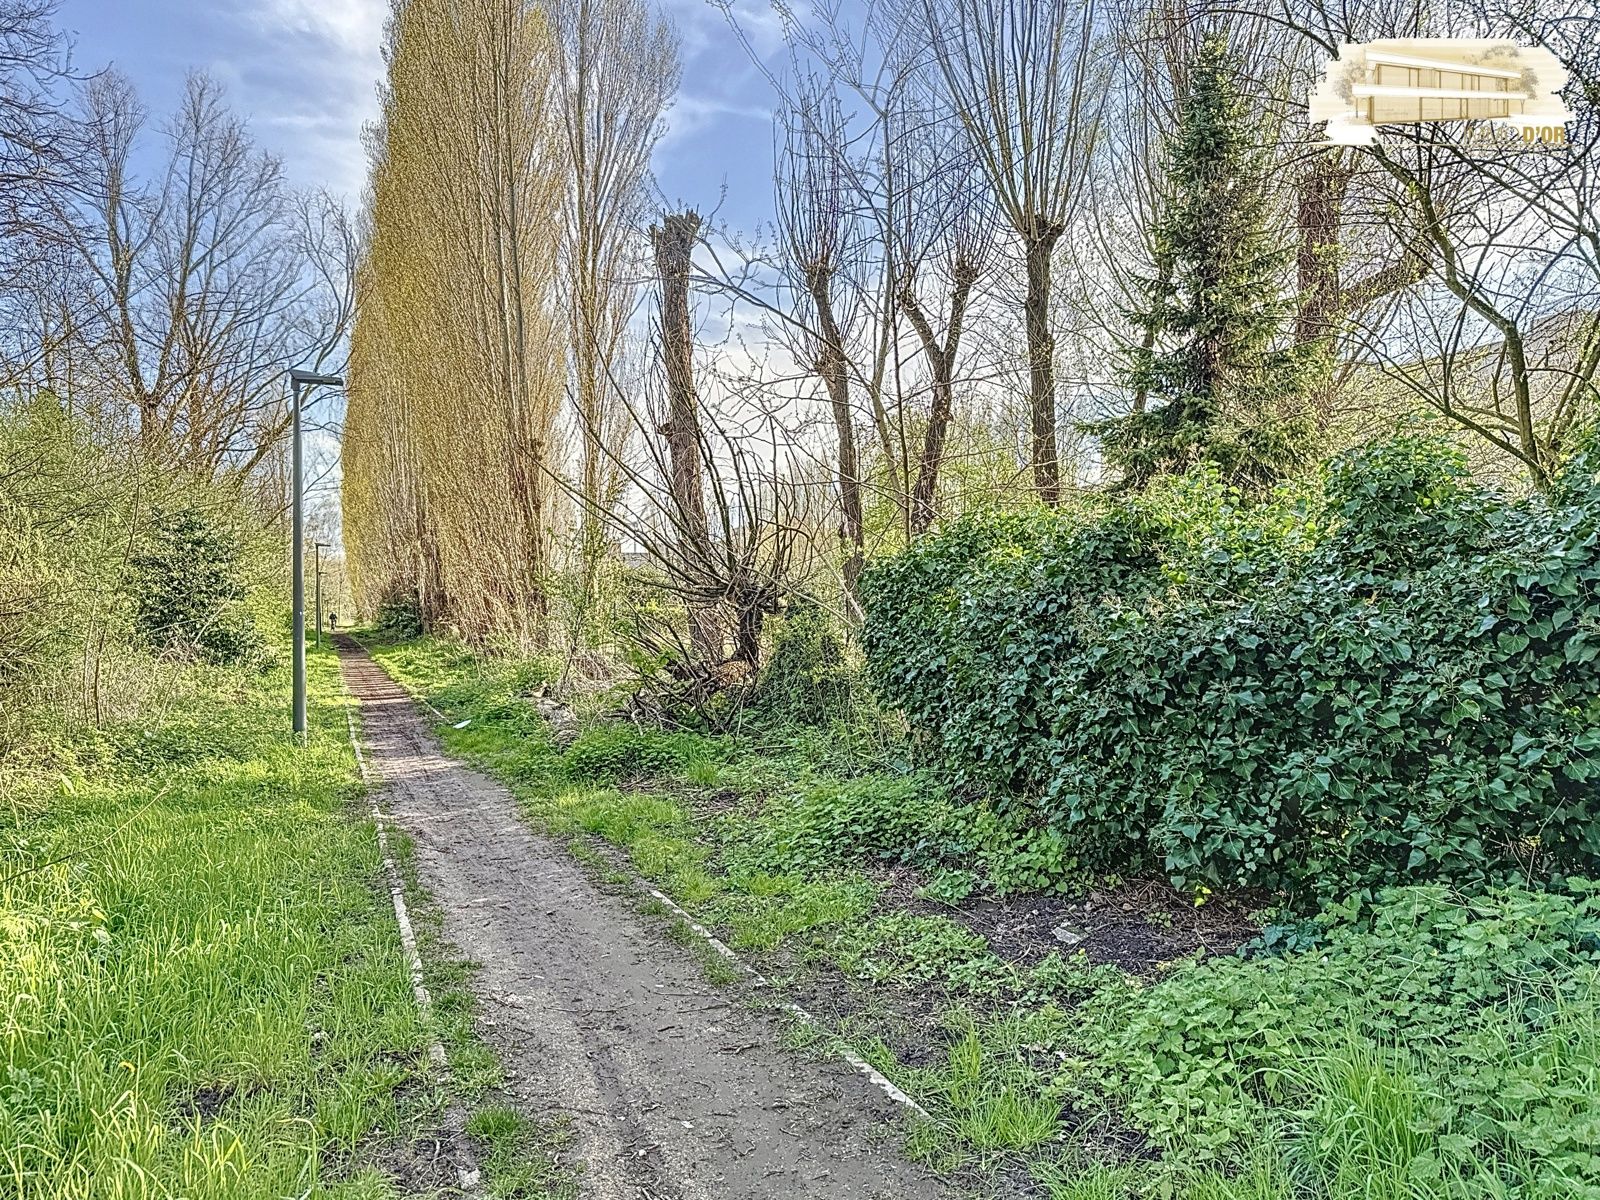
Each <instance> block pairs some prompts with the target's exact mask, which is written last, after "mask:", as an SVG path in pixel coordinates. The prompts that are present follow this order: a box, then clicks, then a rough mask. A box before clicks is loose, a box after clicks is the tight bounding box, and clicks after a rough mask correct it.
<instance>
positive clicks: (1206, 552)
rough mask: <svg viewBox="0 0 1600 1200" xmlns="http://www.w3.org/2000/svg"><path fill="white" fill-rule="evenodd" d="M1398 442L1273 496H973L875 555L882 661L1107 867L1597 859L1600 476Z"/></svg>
mask: <svg viewBox="0 0 1600 1200" xmlns="http://www.w3.org/2000/svg"><path fill="white" fill-rule="evenodd" d="M1591 459H1592V455H1591V454H1589V453H1586V454H1585V455H1583V456H1581V458H1580V459H1579V460H1578V461H1576V462H1575V463H1574V464H1573V466H1572V468H1571V469H1570V470H1569V471H1568V472H1567V473H1566V475H1565V476H1564V479H1563V483H1562V485H1561V488H1560V489H1558V491H1557V493H1556V495H1555V496H1554V497H1552V498H1551V499H1549V500H1545V499H1540V498H1532V499H1528V500H1525V501H1520V502H1515V503H1513V502H1508V501H1506V500H1504V499H1502V498H1500V497H1498V496H1495V495H1493V494H1490V493H1487V492H1484V491H1482V490H1480V489H1478V488H1475V487H1474V486H1472V485H1471V483H1470V481H1469V480H1468V479H1467V477H1466V474H1465V468H1464V467H1463V465H1462V464H1461V462H1460V460H1459V458H1458V457H1456V456H1454V455H1452V454H1451V453H1450V452H1449V451H1447V450H1446V449H1444V448H1442V447H1440V446H1438V445H1435V444H1432V443H1428V442H1423V441H1417V440H1397V441H1394V442H1389V443H1384V444H1380V445H1376V446H1373V447H1370V448H1367V449H1365V450H1363V451H1360V452H1357V453H1355V454H1352V455H1349V456H1347V457H1345V458H1342V459H1340V460H1338V461H1336V462H1334V463H1332V464H1330V465H1329V467H1328V468H1327V470H1326V472H1325V473H1324V477H1323V479H1322V481H1321V486H1320V487H1319V488H1316V489H1313V490H1309V491H1308V490H1304V489H1302V490H1301V491H1298V492H1291V491H1279V492H1278V493H1275V494H1274V495H1273V496H1272V497H1271V498H1270V499H1269V500H1267V501H1265V502H1262V503H1260V504H1253V505H1247V504H1245V503H1244V502H1243V501H1242V499H1241V498H1240V497H1239V496H1238V494H1237V493H1236V492H1233V491H1232V490H1230V489H1228V488H1225V487H1222V486H1221V485H1220V484H1218V483H1217V481H1216V480H1215V478H1213V477H1209V476H1205V475H1197V476H1193V477H1189V478H1186V479H1184V480H1180V481H1178V482H1177V483H1175V484H1174V485H1172V486H1171V487H1169V488H1167V489H1165V490H1162V491H1160V492H1157V493H1153V494H1150V495H1148V496H1145V497H1140V498H1134V499H1126V500H1121V501H1115V502H1113V501H1104V502H1102V504H1101V505H1100V507H1099V508H1098V509H1096V510H1094V511H1091V512H1089V513H1087V514H1084V515H1079V516H1062V515H1057V514H1053V513H1045V512H1034V513H1026V514H1020V515H1018V514H1012V515H1002V516H997V517H995V516H991V517H977V518H970V519H967V520H965V521H961V522H957V523H955V524H954V525H953V526H952V527H951V528H950V529H949V530H948V531H947V532H945V533H942V534H940V535H939V536H937V537H934V538H930V539H926V540H924V541H923V542H920V543H919V544H918V545H917V546H915V547H913V548H912V550H911V551H909V552H908V553H906V554H905V555H902V556H900V557H898V558H895V559H892V560H889V561H887V562H885V563H882V564H880V565H878V566H876V567H875V568H874V569H873V570H872V571H870V572H869V573H868V575H867V577H866V578H865V579H864V580H863V593H864V596H865V600H866V605H867V611H868V619H867V624H866V628H865V631H864V636H863V642H864V646H865V649H866V653H867V660H868V667H869V671H870V674H871V676H872V678H873V680H874V682H875V684H876V685H877V687H878V688H879V689H880V691H881V692H882V693H883V695H884V697H885V698H886V699H887V700H888V701H890V702H891V703H895V704H898V705H900V706H901V707H902V708H903V709H904V711H905V714H906V716H907V718H908V720H909V722H910V724H911V725H912V727H913V729H914V730H916V731H917V732H918V733H919V735H920V736H921V737H922V738H923V739H924V740H925V742H926V743H927V746H928V748H929V749H930V750H931V751H932V753H933V754H934V755H935V756H936V757H937V758H938V759H939V760H940V761H941V762H942V763H943V764H944V765H945V766H946V767H947V768H948V769H949V770H951V771H952V772H954V773H955V774H956V775H957V777H958V778H959V779H960V780H961V781H964V782H966V783H968V784H972V785H978V786H982V787H984V788H986V789H988V791H989V792H990V794H991V795H992V796H993V798H994V802H995V804H996V805H997V807H998V808H999V809H1000V810H1001V811H1002V812H1006V813H1021V814H1023V815H1024V816H1025V817H1026V818H1027V819H1029V820H1031V821H1033V822H1034V823H1036V824H1041V825H1048V826H1052V827H1056V828H1059V829H1061V830H1062V831H1063V832H1064V833H1065V834H1066V836H1067V837H1068V838H1069V840H1070V842H1071V845H1072V850H1073V852H1074V853H1075V854H1076V855H1077V857H1078V858H1079V859H1080V860H1081V861H1082V862H1083V864H1084V865H1085V866H1086V867H1088V868H1090V869H1093V870H1106V871H1117V872H1127V871H1143V870H1151V869H1164V870H1165V871H1166V873H1167V874H1168V875H1170V877H1171V878H1172V879H1173V880H1174V881H1175V882H1176V883H1178V884H1179V885H1180V886H1183V885H1188V886H1192V887H1198V886H1200V885H1210V886H1242V887H1262V888H1272V889H1282V890H1285V891H1287V892H1289V893H1291V894H1295V895H1297V896H1299V897H1302V898H1306V899H1311V898H1315V896H1316V895H1317V894H1319V893H1320V894H1321V895H1324V896H1326V895H1331V894H1340V893H1342V892H1343V891H1344V890H1346V889H1349V888H1363V887H1372V886H1375V885H1378V884H1381V883H1385V882H1396V881H1403V880H1427V879H1450V880H1457V881H1463V882H1482V881H1486V880H1490V879H1494V878H1499V877H1505V876H1509V875H1512V874H1521V873H1528V872H1531V873H1533V874H1536V875H1539V876H1543V877H1546V878H1551V877H1557V876H1559V875H1560V874H1561V873H1563V872H1578V873H1583V872H1588V871H1592V870H1594V869H1595V868H1597V867H1600V822H1597V820H1596V818H1597V817H1600V803H1597V801H1596V799H1595V798H1594V792H1593V782H1594V779H1595V773H1596V768H1595V766H1594V764H1593V762H1592V761H1591V752H1592V751H1594V750H1595V749H1596V748H1600V698H1597V697H1600V667H1597V666H1596V655H1597V653H1600V603H1597V597H1596V589H1597V581H1600V487H1597V486H1596V484H1595V481H1594V475H1595V471H1596V462H1595V461H1591Z"/></svg>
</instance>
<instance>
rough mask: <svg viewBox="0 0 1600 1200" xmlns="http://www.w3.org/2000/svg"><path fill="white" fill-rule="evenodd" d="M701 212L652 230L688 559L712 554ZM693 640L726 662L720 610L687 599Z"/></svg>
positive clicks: (707, 658) (676, 501)
mask: <svg viewBox="0 0 1600 1200" xmlns="http://www.w3.org/2000/svg"><path fill="white" fill-rule="evenodd" d="M699 234H700V214H699V213H696V212H694V211H692V210H691V211H686V212H681V213H669V214H667V215H666V216H664V217H663V218H662V219H661V224H660V225H658V226H655V227H653V228H652V229H651V230H650V241H651V244H652V245H653V246H654V247H655V255H656V274H657V276H658V277H659V278H660V280H661V357H662V361H663V362H664V363H665V365H666V374H667V420H666V423H665V424H663V425H662V426H661V433H662V434H663V435H664V436H665V437H666V439H667V454H668V457H669V458H670V460H671V467H672V501H673V507H674V508H675V509H676V510H677V522H676V523H677V525H678V530H677V533H678V540H679V543H680V545H681V547H682V551H681V552H682V554H683V556H684V558H685V559H686V560H688V561H689V562H704V561H707V560H708V559H709V558H710V557H711V535H710V531H709V528H708V526H707V524H706V499H705V478H704V464H703V463H702V461H701V453H700V412H699V399H698V397H697V395H696V393H695V387H694V333H693V326H692V325H691V323H690V313H689V269H690V263H691V259H692V257H693V254H694V244H695V239H696V238H697V237H699ZM688 609H689V642H690V647H691V649H692V650H693V652H694V655H695V657H696V658H697V659H698V660H699V661H700V662H701V663H702V664H705V665H710V664H712V663H716V662H720V661H721V660H722V649H723V646H722V628H721V625H720V624H719V622H718V620H717V614H716V610H715V609H714V608H712V607H711V606H710V605H707V604H699V603H695V602H694V601H689V602H688Z"/></svg>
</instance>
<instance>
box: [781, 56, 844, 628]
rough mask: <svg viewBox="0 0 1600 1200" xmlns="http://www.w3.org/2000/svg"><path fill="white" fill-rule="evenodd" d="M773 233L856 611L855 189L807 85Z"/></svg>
mask: <svg viewBox="0 0 1600 1200" xmlns="http://www.w3.org/2000/svg"><path fill="white" fill-rule="evenodd" d="M779 120H780V128H781V129H782V134H783V139H784V141H783V146H782V150H781V152H780V156H779V185H778V227H779V233H780V236H781V237H782V239H783V249H784V264H785V266H786V268H787V269H788V270H789V272H790V274H791V277H792V278H791V282H792V285H793V287H794V291H795V294H796V295H797V296H798V297H799V298H800V301H801V305H802V309H803V312H804V316H803V317H802V320H801V322H800V324H799V328H801V329H803V331H804V336H803V339H802V342H803V354H804V356H805V359H806V361H807V363H808V365H809V366H810V367H811V368H812V370H814V371H815V372H816V374H817V377H818V378H819V379H820V380H821V381H822V384H823V387H824V388H825V389H826V390H827V393H828V401H829V405H830V407H831V409H832V414H833V432H834V439H835V444H836V447H837V450H838V473H837V480H838V487H839V507H840V512H841V517H842V520H841V524H840V529H839V539H840V544H841V546H842V547H843V551H844V586H845V594H846V596H847V597H850V598H851V603H854V596H855V593H856V585H857V583H858V582H859V580H860V578H861V569H862V562H863V548H864V546H865V543H866V523H865V519H864V514H863V509H862V502H861V461H860V456H859V454H858V453H857V450H856V430H855V414H854V412H853V410H852V408H851V397H850V379H851V371H850V360H849V355H848V354H847V352H846V348H845V347H846V343H847V341H848V339H849V331H850V327H851V325H852V323H853V316H854V307H855V299H856V296H855V293H856V291H857V289H858V287H859V280H858V279H856V278H853V277H852V274H851V271H850V267H851V266H852V265H853V264H854V263H855V261H856V256H857V253H858V251H859V248H860V230H859V227H858V220H857V210H856V208H855V205H854V198H853V190H854V189H853V187H852V183H851V181H850V179H849V177H848V175H847V172H846V170H845V168H844V166H843V164H842V163H841V161H840V150H839V147H840V146H841V145H842V144H843V142H844V136H845V122H844V117H843V113H842V112H841V110H840V107H839V101H838V99H837V97H836V96H835V95H834V94H833V92H832V90H831V89H830V88H828V87H826V86H825V85H823V84H822V83H821V82H820V81H817V80H812V81H811V82H810V83H809V84H808V85H806V86H804V87H803V88H802V89H801V90H800V93H799V99H798V101H797V103H796V106H795V107H794V108H792V109H790V110H789V111H787V112H786V113H785V114H783V115H782V116H780V118H779Z"/></svg>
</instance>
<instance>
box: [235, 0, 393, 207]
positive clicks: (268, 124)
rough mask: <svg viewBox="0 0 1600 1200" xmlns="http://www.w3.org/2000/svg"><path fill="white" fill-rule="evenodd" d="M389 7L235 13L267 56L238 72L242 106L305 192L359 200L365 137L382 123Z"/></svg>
mask: <svg viewBox="0 0 1600 1200" xmlns="http://www.w3.org/2000/svg"><path fill="white" fill-rule="evenodd" d="M388 8H389V6H388V4H387V2H386V0H265V3H256V4H251V5H248V6H242V7H239V8H237V9H235V20H236V22H237V23H238V24H239V26H240V27H241V31H242V32H243V33H244V34H245V35H246V36H247V37H248V38H249V39H250V42H251V44H252V45H255V46H259V47H261V52H260V53H258V54H257V55H255V56H253V58H252V61H250V62H248V63H245V62H236V63H235V64H234V65H235V67H236V69H237V70H238V72H239V75H240V78H241V84H240V89H239V90H240V93H241V94H240V96H239V99H240V101H241V102H242V106H243V107H245V108H247V109H249V110H251V111H252V112H253V113H254V119H253V124H254V125H255V127H256V129H257V130H258V132H259V133H261V134H262V135H264V136H263V139H262V140H263V141H264V142H267V143H268V144H270V145H273V146H274V147H275V148H276V149H277V150H278V151H279V153H281V154H282V155H283V157H284V160H285V163H286V166H287V168H288V170H289V173H290V176H291V178H293V179H294V180H295V182H296V183H299V184H301V185H302V186H320V187H326V188H328V189H329V190H330V191H333V192H336V193H342V194H344V195H346V196H348V197H349V198H351V199H352V200H354V199H355V198H357V197H358V196H359V195H360V193H361V190H362V188H363V187H364V186H365V183H366V174H367V163H366V152H365V149H364V147H363V145H362V141H361V133H362V129H363V128H364V127H365V126H366V125H367V124H368V123H369V122H371V121H372V120H374V119H375V118H376V117H377V115H378V98H377V88H378V83H379V80H380V79H381V78H382V76H383V27H384V22H385V21H386V20H387V17H388Z"/></svg>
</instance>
